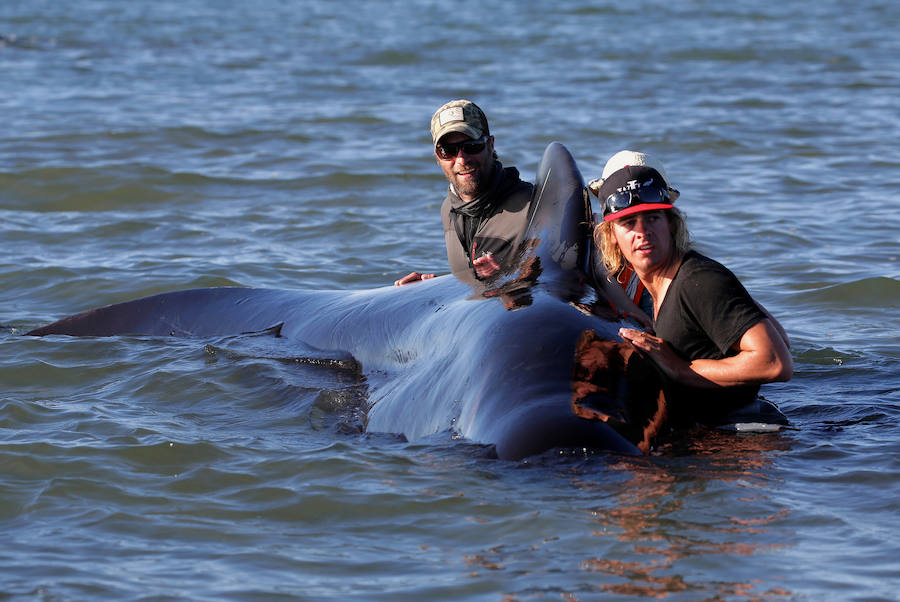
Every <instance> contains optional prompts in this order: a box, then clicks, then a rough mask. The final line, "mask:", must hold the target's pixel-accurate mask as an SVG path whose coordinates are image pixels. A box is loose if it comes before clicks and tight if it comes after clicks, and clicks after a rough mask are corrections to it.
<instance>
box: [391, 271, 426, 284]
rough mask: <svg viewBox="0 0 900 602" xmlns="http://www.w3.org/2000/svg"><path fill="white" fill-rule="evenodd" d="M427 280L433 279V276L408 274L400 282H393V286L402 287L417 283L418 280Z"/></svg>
mask: <svg viewBox="0 0 900 602" xmlns="http://www.w3.org/2000/svg"><path fill="white" fill-rule="evenodd" d="M429 278H434V274H423V273H422V272H410V273H409V274H407V275H406V276H404V277H403V278H401V279H400V280H395V281H394V286H403V285H404V284H410V283H412V282H418V281H419V280H428V279H429Z"/></svg>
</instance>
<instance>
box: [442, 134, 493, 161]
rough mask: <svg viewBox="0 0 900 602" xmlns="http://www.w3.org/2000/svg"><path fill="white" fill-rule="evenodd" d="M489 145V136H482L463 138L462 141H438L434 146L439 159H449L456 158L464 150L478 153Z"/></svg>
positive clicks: (467, 152) (474, 153) (469, 152)
mask: <svg viewBox="0 0 900 602" xmlns="http://www.w3.org/2000/svg"><path fill="white" fill-rule="evenodd" d="M486 145H487V136H482V137H481V138H478V139H477V140H463V141H462V142H438V143H437V144H436V145H435V147H434V152H435V153H436V154H437V156H438V158H439V159H443V160H444V161H447V160H449V159H455V158H456V156H457V155H458V154H459V151H460V150H462V151H463V152H464V153H466V154H467V155H477V154H478V153H480V152H481V151H483V150H484V147H485V146H486Z"/></svg>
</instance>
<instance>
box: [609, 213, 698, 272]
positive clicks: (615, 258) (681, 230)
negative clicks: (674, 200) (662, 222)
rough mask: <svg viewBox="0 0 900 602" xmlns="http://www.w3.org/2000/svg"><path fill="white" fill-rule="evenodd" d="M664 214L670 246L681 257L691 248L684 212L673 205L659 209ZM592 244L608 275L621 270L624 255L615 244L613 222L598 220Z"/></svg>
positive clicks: (623, 264) (624, 263)
mask: <svg viewBox="0 0 900 602" xmlns="http://www.w3.org/2000/svg"><path fill="white" fill-rule="evenodd" d="M659 211H662V212H663V213H664V214H665V215H666V219H668V221H669V232H670V233H671V235H672V247H673V249H674V252H675V255H676V257H679V258H680V257H683V256H684V254H685V253H687V252H688V250H689V249H690V248H691V235H690V233H689V232H688V229H687V223H685V219H684V214H683V213H681V211H679V210H678V209H676V208H675V207H672V208H671V209H659ZM594 244H595V245H597V248H598V249H599V250H600V256H601V258H602V260H603V267H604V268H606V272H607V274H609V275H611V276H612V275H615V274H618V273H619V272H621V271H622V269H623V268H624V267H625V265H626V263H627V262H626V261H625V256H624V255H622V250H621V249H620V248H619V245H617V244H616V236H615V234H613V222H612V221H609V222H600V223H599V224H597V226H596V227H595V228H594Z"/></svg>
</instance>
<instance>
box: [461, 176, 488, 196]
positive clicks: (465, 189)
mask: <svg viewBox="0 0 900 602" xmlns="http://www.w3.org/2000/svg"><path fill="white" fill-rule="evenodd" d="M484 178H485V173H484V171H483V170H481V169H479V170H478V171H476V172H475V175H474V177H472V178H460V177H459V176H457V177H455V178H454V182H453V188H454V189H455V190H456V194H457V195H458V196H462V195H466V196H471V197H477V196H478V195H480V194H482V193H483V192H484V186H483V182H484Z"/></svg>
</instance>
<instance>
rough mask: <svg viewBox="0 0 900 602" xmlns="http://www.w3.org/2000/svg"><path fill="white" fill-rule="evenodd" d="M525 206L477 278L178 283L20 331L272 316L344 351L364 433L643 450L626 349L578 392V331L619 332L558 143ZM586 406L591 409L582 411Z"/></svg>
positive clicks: (249, 324) (581, 199)
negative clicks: (187, 286) (519, 243)
mask: <svg viewBox="0 0 900 602" xmlns="http://www.w3.org/2000/svg"><path fill="white" fill-rule="evenodd" d="M532 212H533V214H532V216H531V218H530V224H529V228H528V231H527V236H526V240H527V243H526V245H525V248H524V250H523V252H522V254H521V258H520V261H519V262H518V263H517V264H516V267H515V269H513V270H510V271H509V272H508V273H506V274H504V275H502V276H501V277H498V278H495V279H493V280H489V281H487V282H480V281H477V280H475V279H474V277H468V276H467V275H456V276H454V275H445V276H440V277H437V278H434V279H431V280H424V281H421V282H418V283H415V284H411V285H407V286H402V287H395V286H387V287H382V288H376V289H369V290H358V291H297V290H276V289H254V288H240V287H233V288H207V289H192V290H184V291H176V292H171V293H163V294H160V295H154V296H151V297H145V298H143V299H137V300H135V301H128V302H125V303H119V304H115V305H110V306H106V307H101V308H98V309H93V310H89V311H86V312H83V313H80V314H76V315H73V316H69V317H67V318H63V319H62V320H59V321H57V322H54V323H53V324H49V325H47V326H44V327H41V328H37V329H35V330H33V331H31V332H29V333H28V334H30V335H35V336H44V335H51V334H63V335H70V336H114V335H151V336H178V337H183V336H193V337H214V336H223V335H235V334H241V333H253V332H260V331H266V330H271V331H272V332H273V333H277V334H278V335H279V336H281V337H284V338H286V339H287V340H288V341H296V343H297V345H298V346H302V347H303V348H304V349H308V348H310V347H311V348H314V349H317V350H320V351H321V352H323V353H325V354H335V356H338V355H340V354H346V353H349V354H350V355H352V357H353V359H354V360H355V361H356V362H358V364H359V366H360V367H361V370H362V372H363V374H364V375H365V377H366V381H367V384H368V389H369V396H368V408H367V412H366V418H365V423H366V430H367V431H368V432H386V433H397V434H402V435H403V436H405V437H406V438H407V439H409V440H416V439H419V438H422V437H426V436H429V435H433V434H436V433H440V432H445V431H448V430H450V431H453V432H455V433H458V434H459V435H460V436H462V437H464V438H466V439H468V440H470V441H473V442H476V443H481V444H486V445H490V446H493V449H494V450H496V455H497V456H498V457H500V458H503V459H510V460H518V459H521V458H525V457H528V456H532V455H535V454H540V453H543V452H546V451H548V450H551V449H555V448H579V449H580V448H590V449H599V450H606V451H613V452H619V453H626V454H639V453H642V452H646V451H647V449H648V441H649V439H650V438H651V437H652V434H653V432H655V428H656V426H658V424H657V425H656V426H654V425H653V422H654V420H656V422H657V423H658V422H659V419H660V415H661V412H662V413H664V411H663V410H664V408H663V405H664V395H663V394H662V393H661V391H662V385H661V384H660V381H659V378H658V377H657V375H656V373H655V371H654V370H649V369H640V370H638V372H639V375H638V377H637V378H638V379H639V380H640V381H641V383H642V387H641V392H640V394H641V396H642V398H641V399H636V398H635V397H634V396H633V395H632V392H631V391H630V390H629V386H628V383H629V382H632V383H633V382H635V378H633V377H628V375H627V374H626V372H627V368H628V366H629V362H628V361H625V362H624V363H623V362H618V363H617V362H616V361H606V360H604V361H603V362H601V363H602V364H603V365H604V366H609V368H608V369H606V368H603V370H606V372H605V373H602V374H601V373H598V372H597V371H596V369H594V372H593V373H592V374H593V375H592V376H590V378H588V380H589V381H590V382H589V383H588V384H587V390H589V392H590V393H589V394H588V395H586V396H585V394H584V393H583V391H584V390H585V386H584V384H585V382H587V381H585V379H584V378H583V376H577V374H579V373H583V372H584V370H583V369H581V372H579V367H578V365H577V364H578V363H579V361H580V360H579V359H578V358H579V357H584V353H583V349H584V348H585V347H584V345H585V341H586V340H587V339H590V340H591V341H599V342H602V343H588V345H590V344H594V345H595V346H594V347H593V348H594V349H599V347H597V346H596V345H597V344H605V345H607V346H606V347H604V349H605V351H603V352H602V353H604V354H612V355H615V354H617V353H620V352H621V350H622V347H623V346H624V345H625V344H624V343H621V342H620V341H621V340H620V339H619V338H618V336H617V332H618V328H619V327H620V326H621V325H622V324H621V323H620V321H619V319H618V318H616V317H615V316H614V314H607V315H605V316H603V317H600V316H597V315H594V314H591V313H588V312H586V311H584V306H585V304H586V303H588V302H590V301H596V300H597V299H596V296H597V293H596V292H595V291H594V289H593V288H591V287H590V286H588V285H587V284H586V280H585V276H584V274H585V270H586V267H587V263H588V253H589V252H590V251H589V249H590V232H589V230H588V221H589V219H588V218H589V215H590V205H589V203H588V201H587V199H586V197H585V196H584V183H583V179H582V178H581V174H580V173H579V171H578V168H577V166H576V165H575V162H574V160H573V159H572V157H571V155H570V154H569V152H568V150H567V149H566V148H565V147H564V146H563V145H561V144H559V143H552V144H550V145H549V146H548V147H547V150H546V151H545V153H544V157H543V159H542V161H541V164H540V167H539V168H538V173H537V177H536V187H535V197H534V201H533V203H532ZM603 303H604V302H603V299H602V298H600V299H599V305H601V306H602V305H603ZM586 337H587V338H586ZM579 349H581V350H582V351H579ZM610 357H611V355H610ZM623 357H624V356H623ZM632 359H636V355H635V356H634V358H632ZM626 360H627V358H626ZM631 365H632V367H634V366H637V364H635V363H634V362H631ZM644 368H646V366H644ZM632 372H634V370H632ZM579 379H581V383H580V385H578V386H576V382H575V381H577V380H579ZM626 381H627V382H626ZM591 383H594V384H591ZM598 383H599V384H598ZM610 383H613V384H610ZM576 389H577V390H580V391H582V393H578V392H576ZM582 404H585V405H582ZM587 405H589V406H590V408H593V409H591V410H590V411H584V407H586V406H587ZM654 414H655V415H654Z"/></svg>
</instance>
